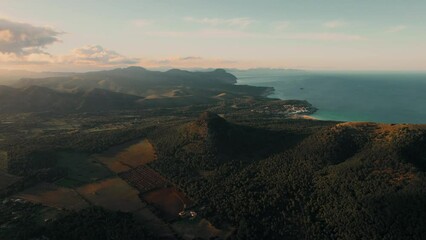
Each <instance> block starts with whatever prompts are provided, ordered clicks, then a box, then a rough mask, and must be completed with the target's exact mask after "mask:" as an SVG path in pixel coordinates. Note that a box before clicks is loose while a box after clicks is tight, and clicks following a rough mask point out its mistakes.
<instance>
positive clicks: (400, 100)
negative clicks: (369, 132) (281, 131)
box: [233, 71, 426, 123]
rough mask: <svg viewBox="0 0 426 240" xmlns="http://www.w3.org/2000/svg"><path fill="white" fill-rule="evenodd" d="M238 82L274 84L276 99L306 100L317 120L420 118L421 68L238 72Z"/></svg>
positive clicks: (425, 103)
mask: <svg viewBox="0 0 426 240" xmlns="http://www.w3.org/2000/svg"><path fill="white" fill-rule="evenodd" d="M233 74H235V75H236V76H237V77H238V84H248V85H255V86H268V87H274V88H275V92H274V93H273V94H272V95H270V97H273V98H280V99H301V100H307V101H309V102H310V103H312V105H314V106H315V107H316V108H318V109H319V110H318V111H317V112H316V113H315V114H313V115H312V116H313V117H315V118H317V119H322V120H342V121H372V122H386V123H426V73H311V72H309V73H308V72H304V73H303V72H299V73H283V72H281V73H276V72H270V73H268V72H265V71H262V73H255V72H251V73H243V72H233Z"/></svg>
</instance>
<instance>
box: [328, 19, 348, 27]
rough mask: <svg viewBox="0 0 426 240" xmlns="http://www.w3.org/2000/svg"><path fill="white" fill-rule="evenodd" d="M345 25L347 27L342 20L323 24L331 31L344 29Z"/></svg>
mask: <svg viewBox="0 0 426 240" xmlns="http://www.w3.org/2000/svg"><path fill="white" fill-rule="evenodd" d="M345 25H346V23H345V22H343V21H341V20H333V21H328V22H325V23H323V27H325V28H331V29H333V28H340V27H343V26H345Z"/></svg>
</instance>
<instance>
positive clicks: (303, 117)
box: [290, 114, 320, 121]
mask: <svg viewBox="0 0 426 240" xmlns="http://www.w3.org/2000/svg"><path fill="white" fill-rule="evenodd" d="M290 119H304V120H315V121H320V120H319V119H318V118H315V117H312V116H310V115H308V114H294V115H291V116H290Z"/></svg>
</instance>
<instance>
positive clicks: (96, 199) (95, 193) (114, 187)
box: [76, 177, 145, 212]
mask: <svg viewBox="0 0 426 240" xmlns="http://www.w3.org/2000/svg"><path fill="white" fill-rule="evenodd" d="M76 191H77V192H78V193H79V194H81V195H82V196H83V197H84V198H85V199H87V200H88V201H89V202H90V203H92V204H93V205H98V206H101V207H104V208H106V209H109V210H112V211H123V212H133V211H136V210H138V209H141V208H143V207H145V204H144V203H142V201H141V200H140V199H139V196H138V195H139V192H138V191H137V190H136V189H134V188H132V187H131V186H129V185H128V184H127V183H126V182H125V181H123V180H122V179H120V178H118V177H115V178H109V179H105V180H102V181H100V182H96V183H90V184H87V185H84V186H82V187H79V188H77V189H76Z"/></svg>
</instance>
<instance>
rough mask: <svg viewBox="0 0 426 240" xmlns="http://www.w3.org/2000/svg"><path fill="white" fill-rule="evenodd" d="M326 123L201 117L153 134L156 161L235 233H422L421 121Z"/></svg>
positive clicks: (425, 198)
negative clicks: (300, 125) (300, 127)
mask: <svg viewBox="0 0 426 240" xmlns="http://www.w3.org/2000/svg"><path fill="white" fill-rule="evenodd" d="M306 123H307V124H306ZM306 123H305V124H306V125H309V124H312V122H310V121H306ZM254 124H256V123H254ZM321 124H322V125H326V126H324V127H322V129H321V130H320V131H316V127H313V126H311V127H309V126H306V127H307V129H306V130H305V131H306V132H309V129H311V130H312V132H311V133H306V134H295V132H294V129H292V128H291V127H288V126H291V123H288V125H287V127H288V128H285V127H284V129H278V130H271V129H268V125H265V123H262V126H258V128H256V130H251V129H252V128H253V126H241V125H237V124H233V123H228V122H226V121H225V120H224V119H220V117H218V116H217V115H216V116H215V115H212V114H203V115H202V116H201V117H200V118H199V119H198V120H196V121H194V122H193V123H190V124H186V125H183V126H179V127H176V128H164V129H161V130H157V131H156V132H155V133H153V134H152V135H151V137H152V139H153V140H154V142H155V143H156V147H157V148H158V152H159V160H158V161H156V162H154V163H152V166H153V167H154V168H155V169H157V170H159V171H160V172H161V173H162V174H164V175H165V176H167V177H169V178H170V179H172V180H173V182H176V183H177V184H178V185H179V186H180V187H181V188H182V189H184V190H185V192H186V193H187V194H188V195H189V196H190V197H192V198H193V199H195V200H196V202H197V204H198V207H199V211H200V212H201V213H202V214H203V215H204V216H205V217H207V218H208V219H210V220H212V221H213V222H214V223H215V224H218V225H224V224H232V225H236V226H238V231H237V233H236V236H235V237H236V238H237V239H283V238H285V239H302V238H304V239H423V238H424V237H425V236H426V235H425V234H426V232H425V231H426V229H425V228H424V226H426V222H425V213H426V205H425V204H424V203H425V202H426V184H425V173H424V165H423V164H424V162H423V159H424V156H423V155H422V154H421V153H420V151H421V149H425V147H426V145H425V142H424V139H425V137H426V131H425V129H424V127H412V126H411V127H409V126H398V125H395V126H391V125H379V124H367V123H365V124H349V123H348V124H337V125H336V124H335V123H334V124H332V123H321ZM285 125H286V124H283V126H285ZM312 125H315V124H312ZM327 125H328V126H327ZM197 127H198V128H202V130H200V129H197V130H194V128H197ZM271 127H272V128H273V125H272V126H271ZM242 129H244V130H242ZM203 131H204V132H203ZM251 131H256V133H253V135H251ZM194 146H196V147H194ZM202 146H204V148H202ZM407 147H408V148H409V149H408V148H407ZM413 148H415V149H413ZM200 149H201V150H200ZM229 149H232V151H231V152H230V151H229ZM277 149H279V150H277ZM200 151H201V152H200ZM254 153H262V154H260V155H259V156H258V157H257V156H255V155H254ZM415 153H418V154H415ZM225 159H226V160H225Z"/></svg>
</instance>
